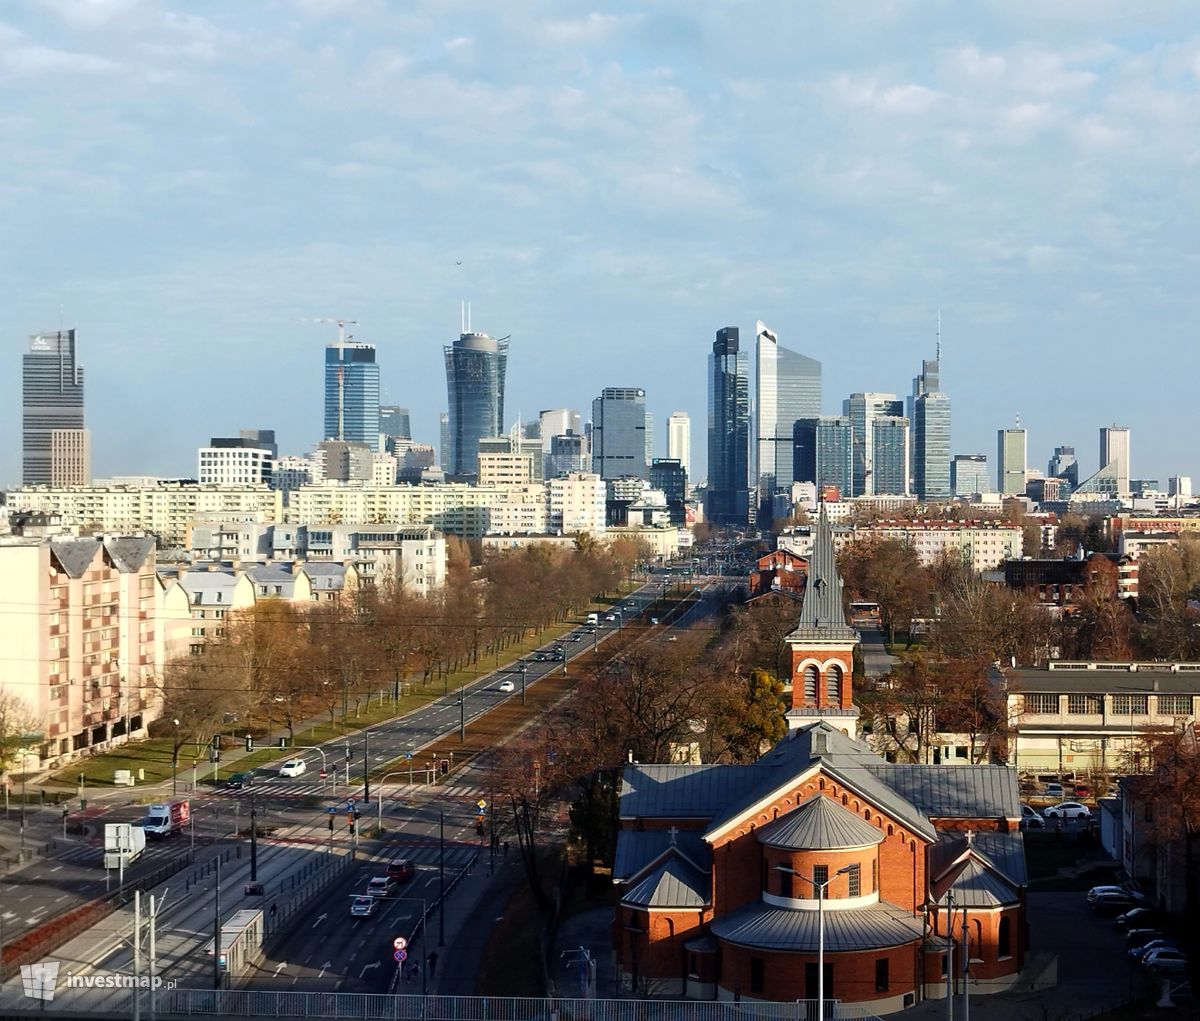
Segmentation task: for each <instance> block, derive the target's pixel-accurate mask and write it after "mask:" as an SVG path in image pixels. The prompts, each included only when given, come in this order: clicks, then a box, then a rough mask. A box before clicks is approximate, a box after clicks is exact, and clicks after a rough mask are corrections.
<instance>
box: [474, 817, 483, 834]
mask: <svg viewBox="0 0 1200 1021" xmlns="http://www.w3.org/2000/svg"><path fill="white" fill-rule="evenodd" d="M475 832H476V833H477V834H478V835H479V836H481V837H482V836H483V816H482V815H477V816H475Z"/></svg>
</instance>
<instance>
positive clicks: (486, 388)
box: [443, 333, 508, 479]
mask: <svg viewBox="0 0 1200 1021" xmlns="http://www.w3.org/2000/svg"><path fill="white" fill-rule="evenodd" d="M445 352H446V391H447V393H448V395H449V398H450V420H449V446H450V456H449V457H448V458H446V462H447V463H446V464H445V465H444V466H443V467H445V469H446V471H447V472H448V473H449V474H450V475H452V476H454V477H456V478H460V479H461V478H472V477H474V475H475V471H476V467H477V466H476V462H475V459H476V457H477V456H478V454H479V441H480V439H481V438H482V437H484V436H498V435H500V433H501V432H503V430H504V378H505V373H506V371H507V369H508V338H507V337H505V338H503V339H501V340H496V339H495V338H493V337H489V336H488V335H487V334H486V333H464V334H462V336H460V337H459V338H458V340H456V341H455V342H454V343H453V344H450V345H447V347H446V348H445Z"/></svg>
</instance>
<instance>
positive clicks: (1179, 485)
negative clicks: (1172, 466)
mask: <svg viewBox="0 0 1200 1021" xmlns="http://www.w3.org/2000/svg"><path fill="white" fill-rule="evenodd" d="M1167 495H1168V496H1178V497H1180V498H1181V499H1183V500H1190V499H1191V498H1192V477H1191V476H1190V475H1172V476H1171V477H1170V478H1169V479H1167Z"/></svg>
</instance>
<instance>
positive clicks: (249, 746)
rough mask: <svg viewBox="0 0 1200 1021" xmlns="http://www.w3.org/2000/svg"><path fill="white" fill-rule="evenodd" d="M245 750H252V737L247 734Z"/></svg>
mask: <svg viewBox="0 0 1200 1021" xmlns="http://www.w3.org/2000/svg"><path fill="white" fill-rule="evenodd" d="M246 751H248V752H252V751H254V738H252V737H251V736H250V735H249V734H247V735H246Z"/></svg>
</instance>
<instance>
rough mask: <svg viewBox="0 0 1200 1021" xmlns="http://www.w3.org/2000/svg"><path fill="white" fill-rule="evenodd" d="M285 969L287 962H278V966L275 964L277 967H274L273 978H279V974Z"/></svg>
mask: <svg viewBox="0 0 1200 1021" xmlns="http://www.w3.org/2000/svg"><path fill="white" fill-rule="evenodd" d="M286 967H287V961H280V962H279V964H277V965H276V966H275V977H276V978H278V977H279V973H280V972H281V971H283V969H284V968H286Z"/></svg>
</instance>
